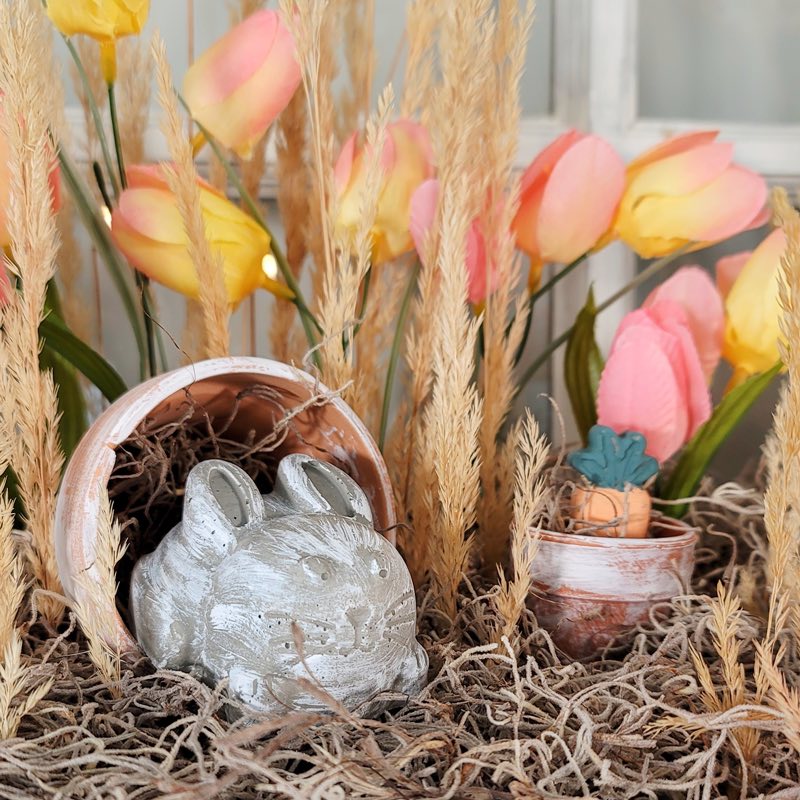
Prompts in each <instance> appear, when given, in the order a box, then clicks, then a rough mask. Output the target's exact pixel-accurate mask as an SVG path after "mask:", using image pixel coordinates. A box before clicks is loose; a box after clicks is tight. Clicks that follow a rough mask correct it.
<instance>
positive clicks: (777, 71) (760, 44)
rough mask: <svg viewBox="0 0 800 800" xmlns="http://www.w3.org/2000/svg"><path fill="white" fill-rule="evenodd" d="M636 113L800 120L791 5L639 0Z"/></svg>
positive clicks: (782, 0) (795, 12) (797, 28)
mask: <svg viewBox="0 0 800 800" xmlns="http://www.w3.org/2000/svg"><path fill="white" fill-rule="evenodd" d="M638 37H639V41H638V47H639V55H638V59H639V64H638V70H639V98H638V102H639V116H640V117H655V118H678V119H698V120H723V121H729V122H749V123H762V124H776V123H800V92H797V91H796V90H795V77H796V76H797V75H798V73H800V49H798V47H797V41H798V38H799V37H800V4H798V3H797V2H796V0H759V2H758V3H754V2H752V0H701V2H698V0H669V2H665V0H639V31H638Z"/></svg>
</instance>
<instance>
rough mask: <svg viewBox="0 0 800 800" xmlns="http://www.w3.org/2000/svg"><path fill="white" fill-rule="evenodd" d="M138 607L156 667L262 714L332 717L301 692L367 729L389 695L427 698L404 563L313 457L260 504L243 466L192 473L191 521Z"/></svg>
mask: <svg viewBox="0 0 800 800" xmlns="http://www.w3.org/2000/svg"><path fill="white" fill-rule="evenodd" d="M130 600H131V602H130V608H131V613H132V616H133V621H134V626H135V631H136V637H137V639H138V641H139V644H140V645H141V646H142V648H143V649H144V652H145V653H146V654H147V655H148V656H149V657H150V659H151V660H152V661H153V663H154V664H155V665H156V666H157V667H160V668H166V669H174V670H180V671H184V672H191V673H192V674H194V675H197V676H198V677H200V678H201V679H203V680H205V681H207V682H208V683H211V684H215V683H216V682H217V681H219V680H221V679H223V678H226V679H227V680H228V687H229V692H230V693H231V695H233V696H234V697H236V698H237V699H239V700H241V701H242V702H244V703H246V704H248V705H249V706H251V707H253V708H255V709H256V710H258V711H263V712H266V713H269V714H283V713H286V712H287V711H288V710H292V709H303V710H314V711H326V710H329V707H327V706H326V705H325V704H324V702H323V701H322V700H320V699H319V697H315V696H314V695H312V694H310V693H309V692H308V691H306V690H305V689H304V687H303V686H302V685H301V684H300V683H298V681H297V679H298V678H305V679H307V680H308V681H311V682H312V683H316V684H317V685H320V686H321V687H322V688H323V689H324V690H325V691H326V692H327V693H328V694H330V695H331V696H332V697H334V698H335V699H336V700H338V701H339V702H340V703H342V704H343V705H344V706H345V707H347V708H348V709H351V710H354V709H356V708H358V710H359V712H360V713H362V714H365V715H371V714H375V713H379V712H380V711H381V710H382V708H383V707H384V706H385V704H382V703H378V702H376V701H374V700H372V698H373V697H374V695H376V694H377V693H378V692H381V691H383V690H393V691H397V692H403V693H413V692H416V691H418V690H419V689H420V688H421V687H422V686H423V685H424V681H425V676H426V673H427V667H428V657H427V655H426V653H425V651H424V650H423V648H422V647H421V646H420V645H419V643H418V642H417V640H416V638H415V631H416V603H415V599H414V591H413V585H412V583H411V577H410V575H409V572H408V569H407V567H406V565H405V563H404V562H403V560H402V558H401V557H400V555H399V553H398V552H397V551H396V550H395V549H394V547H393V546H392V545H391V544H390V543H389V542H388V541H386V539H384V538H383V537H382V536H380V535H379V534H377V533H376V532H375V531H374V529H373V526H372V512H371V510H370V507H369V503H368V501H367V498H366V496H365V495H364V493H363V491H362V490H361V489H360V488H359V486H358V485H357V484H356V483H355V482H354V481H353V480H352V479H351V478H350V477H349V476H347V475H346V474H345V473H344V472H342V471H341V470H339V469H337V468H336V467H334V466H331V465H330V464H327V463H324V462H322V461H318V460H316V459H313V458H311V457H309V456H305V455H289V456H286V457H285V458H284V459H283V460H282V461H281V463H280V465H279V467H278V474H277V478H276V484H275V489H274V491H273V492H272V493H271V494H269V495H265V496H263V497H262V495H261V494H260V493H259V491H258V489H257V488H256V486H255V484H254V483H253V481H252V480H251V479H250V478H249V477H248V476H247V475H246V474H245V473H244V471H242V470H241V469H239V467H236V466H234V465H233V464H229V463H227V462H225V461H216V460H212V461H204V462H202V463H200V464H198V465H197V466H196V467H194V469H192V471H191V472H190V473H189V478H188V480H187V483H186V495H185V499H184V506H183V521H182V522H181V523H180V524H179V525H177V526H176V527H175V528H173V529H172V530H171V531H170V532H169V533H168V534H167V535H166V536H165V537H164V539H163V540H162V541H161V543H160V544H159V545H158V547H157V548H156V550H155V551H154V552H153V553H150V554H149V555H146V556H144V557H143V558H141V559H140V560H139V561H138V562H137V564H136V566H135V568H134V570H133V576H132V578H131V594H130ZM298 630H299V632H300V636H299V637H298V635H297V633H296V631H298ZM300 640H302V644H301V645H300V652H298V646H297V645H298V642H299V641H300Z"/></svg>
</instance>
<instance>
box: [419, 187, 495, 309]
mask: <svg viewBox="0 0 800 800" xmlns="http://www.w3.org/2000/svg"><path fill="white" fill-rule="evenodd" d="M438 202H439V181H438V180H436V179H435V178H432V179H431V180H428V181H425V182H424V183H423V184H421V185H420V187H419V188H418V189H417V190H416V191H415V192H414V194H413V195H412V196H411V224H410V228H411V236H412V238H413V239H414V246H415V247H416V249H417V253H418V254H419V257H420V258H424V254H425V237H426V236H427V233H428V231H429V230H430V228H431V225H433V222H434V220H435V217H436V209H437V206H438ZM464 258H465V264H464V266H465V267H466V270H467V292H468V295H469V301H470V303H472V304H473V305H477V304H479V303H482V302H484V300H486V295H487V291H486V277H487V267H488V269H489V270H490V275H489V293H491V292H493V291H494V290H495V289H496V288H497V279H498V275H497V271H496V270H495V269H494V268H493V265H487V258H486V243H485V242H484V239H483V233H482V232H481V226H480V221H479V220H477V219H475V220H473V222H472V224H471V225H470V226H469V229H468V230H467V240H466V243H465V254H464Z"/></svg>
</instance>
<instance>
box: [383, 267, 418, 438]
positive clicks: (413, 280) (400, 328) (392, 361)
mask: <svg viewBox="0 0 800 800" xmlns="http://www.w3.org/2000/svg"><path fill="white" fill-rule="evenodd" d="M419 272H420V261H419V259H416V260H415V262H414V267H413V269H412V270H411V277H410V278H409V279H408V286H406V291H405V294H404V295H403V301H402V303H401V304H400V313H399V314H398V316H397V327H396V328H395V331H394V339H393V340H392V349H391V352H390V353H389V364H388V366H387V367H386V385H385V387H384V390H383V407H382V408H381V427H380V433H379V435H378V447H379V448H380V450H381V451H383V448H384V445H385V444H386V429H387V428H388V426H389V408H390V406H391V404H392V388H393V387H394V376H395V373H396V372H397V362H398V360H399V358H400V345H401V344H402V341H403V332H404V331H405V327H406V318H407V317H408V311H409V309H410V308H411V298H412V297H413V296H414V290H415V289H416V288H417V279H418V278H419Z"/></svg>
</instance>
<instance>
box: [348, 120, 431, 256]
mask: <svg viewBox="0 0 800 800" xmlns="http://www.w3.org/2000/svg"><path fill="white" fill-rule="evenodd" d="M364 156H365V152H364V148H363V147H359V145H358V136H357V134H353V135H352V136H351V137H350V139H348V140H347V142H346V143H345V145H344V147H343V148H342V152H341V154H340V156H339V159H338V161H337V162H336V170H335V178H336V191H337V193H338V195H339V203H338V214H337V218H336V231H337V234H338V235H340V236H344V237H345V238H349V237H352V235H353V234H354V233H355V231H356V230H357V228H358V226H359V225H360V222H361V213H362V206H363V200H362V195H363V193H364V188H365V179H366V174H365V173H366V169H367V164H366V163H365V159H364ZM381 168H382V171H383V174H382V177H381V183H380V187H379V193H378V205H377V212H376V215H375V224H374V225H373V228H372V263H373V264H381V263H384V262H386V261H391V260H392V259H395V258H397V257H398V256H400V255H402V254H403V253H407V252H409V251H410V250H413V248H414V241H413V238H412V236H411V229H410V223H411V196H412V195H413V194H414V192H415V191H416V189H417V188H418V187H419V186H420V184H421V183H422V182H423V181H425V180H427V179H428V178H431V177H433V154H432V152H431V147H430V143H429V140H428V134H427V132H426V131H425V129H424V128H423V127H422V126H421V125H417V124H416V123H414V122H411V121H410V120H398V121H397V122H393V123H392V124H390V125H388V126H387V127H386V139H385V142H384V145H383V152H382V153H381Z"/></svg>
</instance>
